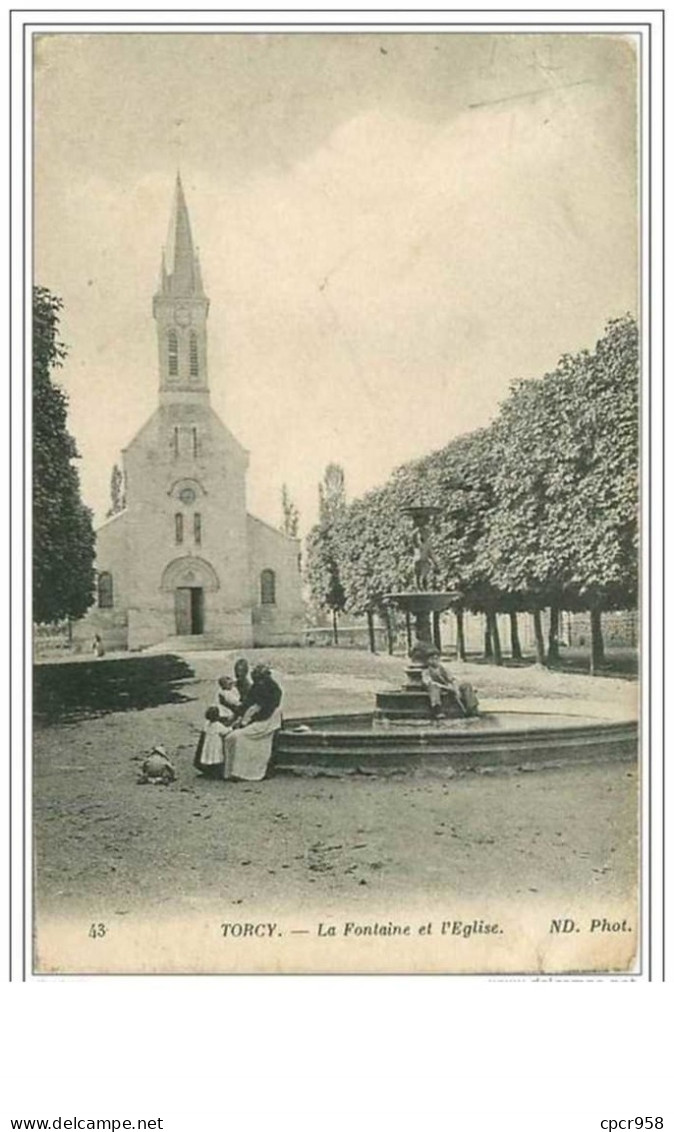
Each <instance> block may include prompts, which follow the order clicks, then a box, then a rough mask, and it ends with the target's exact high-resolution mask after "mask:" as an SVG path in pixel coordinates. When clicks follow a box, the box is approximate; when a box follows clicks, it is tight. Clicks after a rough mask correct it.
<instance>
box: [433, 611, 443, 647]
mask: <svg viewBox="0 0 674 1132" xmlns="http://www.w3.org/2000/svg"><path fill="white" fill-rule="evenodd" d="M433 644H434V645H435V647H436V649H437V650H438V652H442V631H441V629H440V614H439V613H438V612H437V611H435V612H434V613H433Z"/></svg>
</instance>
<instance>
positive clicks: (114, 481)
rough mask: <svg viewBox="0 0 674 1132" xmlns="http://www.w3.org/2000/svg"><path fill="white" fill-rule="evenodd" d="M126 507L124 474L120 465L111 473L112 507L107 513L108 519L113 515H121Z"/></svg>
mask: <svg viewBox="0 0 674 1132" xmlns="http://www.w3.org/2000/svg"><path fill="white" fill-rule="evenodd" d="M125 507H126V492H125V491H124V472H123V471H122V469H121V468H120V466H119V464H115V465H114V466H113V469H112V472H111V473H110V506H109V507H108V510H107V512H106V518H107V519H110V518H112V516H113V515H119V513H120V511H123V510H124V508H125Z"/></svg>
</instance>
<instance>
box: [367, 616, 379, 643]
mask: <svg viewBox="0 0 674 1132" xmlns="http://www.w3.org/2000/svg"><path fill="white" fill-rule="evenodd" d="M367 634H368V637H369V638H370V652H376V651H377V642H376V640H375V636H374V615H373V613H372V610H371V609H368V611H367Z"/></svg>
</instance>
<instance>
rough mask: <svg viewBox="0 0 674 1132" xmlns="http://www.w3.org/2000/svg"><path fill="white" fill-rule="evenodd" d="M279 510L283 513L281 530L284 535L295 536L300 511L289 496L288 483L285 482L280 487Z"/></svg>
mask: <svg viewBox="0 0 674 1132" xmlns="http://www.w3.org/2000/svg"><path fill="white" fill-rule="evenodd" d="M281 511H282V513H283V521H282V523H281V530H282V531H283V533H284V535H289V536H290V538H297V533H298V530H299V525H300V513H299V511H298V509H297V507H296V506H295V504H294V502H293V500H292V499H291V498H290V492H289V491H288V485H287V484H285V483H284V484H283V487H282V488H281Z"/></svg>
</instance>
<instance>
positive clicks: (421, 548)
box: [412, 522, 438, 592]
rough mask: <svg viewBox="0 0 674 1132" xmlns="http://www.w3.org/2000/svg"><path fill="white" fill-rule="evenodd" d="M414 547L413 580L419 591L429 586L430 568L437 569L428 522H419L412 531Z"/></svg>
mask: <svg viewBox="0 0 674 1132" xmlns="http://www.w3.org/2000/svg"><path fill="white" fill-rule="evenodd" d="M412 547H413V549H414V581H415V583H416V587H417V589H418V590H419V591H421V592H423V591H425V590H427V589H428V588H429V582H430V577H431V569H435V570H437V568H438V563H437V559H436V557H435V555H434V553H433V546H432V543H431V532H430V528H429V525H428V522H425V523H420V524H419V525H418V526H416V527H415V528H414V531H413V532H412Z"/></svg>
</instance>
